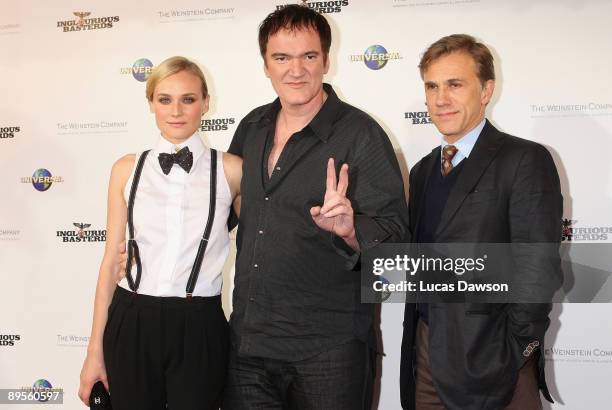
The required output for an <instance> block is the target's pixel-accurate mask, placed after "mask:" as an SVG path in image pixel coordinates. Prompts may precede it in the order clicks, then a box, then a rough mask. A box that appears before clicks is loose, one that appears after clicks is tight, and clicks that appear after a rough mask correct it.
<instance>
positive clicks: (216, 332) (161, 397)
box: [79, 57, 242, 410]
mask: <svg viewBox="0 0 612 410" xmlns="http://www.w3.org/2000/svg"><path fill="white" fill-rule="evenodd" d="M146 96H147V99H148V103H149V107H150V109H151V112H152V113H154V114H155V121H156V123H157V127H158V128H159V131H160V136H159V137H158V140H157V143H156V145H155V147H154V148H153V149H151V150H148V151H145V152H142V153H140V154H138V155H126V156H124V157H123V158H121V159H119V160H118V161H117V162H116V163H115V164H114V165H113V168H112V172H111V178H110V183H109V191H108V220H107V242H106V250H105V253H104V258H103V259H102V264H101V267H100V273H99V277H98V284H97V288H96V299H95V306H94V317H93V325H92V333H91V338H90V342H89V346H88V349H87V357H86V359H85V362H84V364H83V369H82V371H81V379H80V387H79V397H80V398H81V400H83V402H85V403H86V404H87V403H88V400H89V394H90V391H91V388H92V386H93V384H94V383H95V382H97V381H102V382H103V383H104V385H105V386H106V388H107V389H108V390H109V392H110V396H111V401H112V405H113V408H114V409H115V410H123V409H126V410H127V409H129V410H137V409H143V410H144V409H146V410H153V409H166V408H169V409H180V410H189V409H217V408H218V407H219V403H220V400H221V394H222V389H223V384H224V380H225V373H226V367H227V354H228V349H229V341H228V327H227V321H226V320H225V316H224V314H223V311H222V308H221V299H220V293H221V285H222V276H221V271H222V267H223V264H224V262H225V259H226V257H227V255H228V252H229V236H228V231H227V218H228V214H229V211H230V207H231V206H232V204H234V207H235V208H236V210H237V212H238V211H239V208H240V179H241V175H242V160H241V159H240V158H239V157H237V156H234V155H231V154H227V153H221V152H217V151H215V150H212V149H210V148H208V147H206V146H205V144H204V143H203V141H202V139H201V138H200V136H199V135H198V132H197V130H198V128H199V126H200V121H201V117H202V116H203V115H204V114H205V113H206V112H207V111H208V103H209V95H208V89H207V86H206V80H205V78H204V75H203V73H202V71H201V69H200V68H199V67H198V66H197V65H196V64H195V63H193V62H192V61H190V60H188V59H186V58H184V57H172V58H169V59H167V60H165V61H164V62H162V63H161V64H160V65H159V66H158V67H156V68H155V70H154V71H153V73H152V74H151V76H150V77H149V79H148V81H147V87H146ZM126 227H127V233H128V235H127V237H128V242H127V244H128V245H127V246H128V264H127V266H128V269H127V274H126V277H125V278H124V279H122V280H121V281H120V282H119V283H118V284H117V283H116V273H115V270H116V266H118V263H119V253H118V249H119V246H120V243H121V242H122V241H123V240H124V238H125V237H126Z"/></svg>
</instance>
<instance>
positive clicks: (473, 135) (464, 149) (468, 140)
mask: <svg viewBox="0 0 612 410" xmlns="http://www.w3.org/2000/svg"><path fill="white" fill-rule="evenodd" d="M485 123H486V120H485V119H483V120H482V121H481V122H480V123H479V124H478V125H477V126H476V127H475V128H473V129H472V130H471V131H470V132H468V133H467V134H465V135H464V136H463V137H461V139H459V140H458V141H456V142H455V143H454V144H452V145H454V146H455V147H456V148H457V152H458V153H460V154H461V155H463V157H465V158H468V157H469V156H470V153H471V152H472V149H473V148H474V145H476V141H477V140H478V136H479V135H480V133H481V132H482V129H483V128H484V126H485ZM445 145H448V142H446V140H445V139H444V137H442V138H441V142H440V147H441V148H444V146H445Z"/></svg>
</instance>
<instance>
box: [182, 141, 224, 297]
mask: <svg viewBox="0 0 612 410" xmlns="http://www.w3.org/2000/svg"><path fill="white" fill-rule="evenodd" d="M216 204H217V151H216V150H214V149H212V148H211V150H210V205H209V206H208V220H207V221H206V228H205V229H204V235H203V236H202V239H201V240H200V246H198V254H197V255H196V258H195V262H194V263H193V268H191V275H189V280H187V287H186V288H185V292H187V299H188V300H191V296H192V294H193V289H194V288H195V285H196V282H197V280H198V275H199V274H200V268H201V267H202V259H204V252H206V246H207V245H208V240H209V239H210V233H211V231H212V226H213V222H214V220H215V207H216Z"/></svg>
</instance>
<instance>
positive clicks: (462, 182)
mask: <svg viewBox="0 0 612 410" xmlns="http://www.w3.org/2000/svg"><path fill="white" fill-rule="evenodd" d="M503 140H504V137H503V135H502V134H501V133H500V132H499V131H497V129H496V128H495V127H493V125H491V123H490V122H489V121H488V120H487V122H486V124H485V126H484V128H483V129H482V132H481V133H480V136H479V137H478V140H477V141H476V144H475V145H474V148H473V149H472V152H471V153H470V157H469V160H468V161H466V163H465V165H464V168H463V170H462V171H461V174H459V177H458V178H457V182H456V183H455V186H454V187H453V189H452V190H451V192H450V194H449V196H448V200H447V201H446V206H445V207H444V210H443V211H442V215H441V217H440V223H439V224H438V228H437V229H436V234H435V236H436V237H438V236H440V234H441V233H442V231H443V230H444V229H445V228H446V227H447V226H448V224H449V222H450V221H451V220H452V218H453V216H454V215H455V214H456V213H457V210H458V209H459V207H460V206H461V204H462V203H463V201H464V200H465V198H466V197H467V195H468V194H469V193H470V192H472V190H473V189H474V186H475V185H476V184H477V183H478V181H479V180H480V177H481V176H482V174H483V173H484V172H485V170H486V169H487V168H488V166H489V164H490V163H491V161H492V160H493V158H494V157H495V155H496V154H497V151H498V150H499V148H500V147H501V146H502V144H503Z"/></svg>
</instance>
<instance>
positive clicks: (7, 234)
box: [0, 229, 21, 241]
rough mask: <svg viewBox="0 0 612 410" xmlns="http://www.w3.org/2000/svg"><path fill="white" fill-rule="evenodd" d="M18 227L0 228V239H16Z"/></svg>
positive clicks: (18, 232)
mask: <svg viewBox="0 0 612 410" xmlns="http://www.w3.org/2000/svg"><path fill="white" fill-rule="evenodd" d="M20 233H21V231H20V230H19V229H0V241H18V240H19V234H20Z"/></svg>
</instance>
